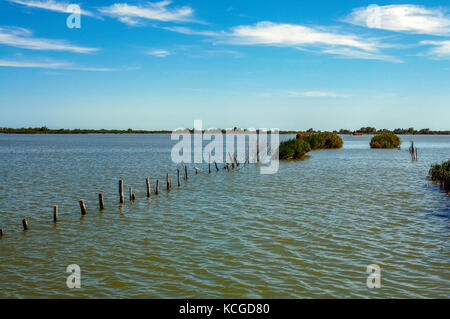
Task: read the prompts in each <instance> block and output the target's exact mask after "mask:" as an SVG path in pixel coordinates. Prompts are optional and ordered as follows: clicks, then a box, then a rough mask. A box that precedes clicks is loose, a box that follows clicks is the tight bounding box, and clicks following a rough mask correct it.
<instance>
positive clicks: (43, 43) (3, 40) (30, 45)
mask: <svg viewBox="0 0 450 319" xmlns="http://www.w3.org/2000/svg"><path fill="white" fill-rule="evenodd" d="M0 44H4V45H9V46H13V47H17V48H23V49H30V50H52V51H70V52H76V53H93V52H96V51H99V49H97V48H87V47H81V46H76V45H73V44H71V43H69V42H67V41H64V40H53V39H44V38H33V37H32V32H31V31H30V30H28V29H24V28H18V27H9V28H2V27H0Z"/></svg>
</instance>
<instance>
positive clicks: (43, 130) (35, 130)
mask: <svg viewBox="0 0 450 319" xmlns="http://www.w3.org/2000/svg"><path fill="white" fill-rule="evenodd" d="M188 131H189V132H190V133H194V129H188ZM231 131H233V132H235V133H246V131H245V130H243V129H241V128H237V127H235V128H233V129H232V130H231ZM203 132H204V133H205V132H206V133H208V132H210V133H213V132H221V133H224V134H225V133H226V132H227V130H225V129H215V130H203ZM256 132H257V133H259V132H260V131H259V130H256ZM299 132H301V131H292V130H290V131H280V132H279V133H280V134H297V133H299ZM305 132H306V133H321V131H320V130H318V131H316V130H314V129H312V128H310V129H309V130H307V131H305ZM385 132H392V133H395V134H410V135H450V130H449V131H432V130H430V129H428V128H425V129H421V130H415V129H414V128H413V127H410V128H408V129H403V128H397V129H395V130H392V131H391V130H388V129H381V130H377V129H376V128H375V127H361V128H360V129H359V130H355V131H352V130H347V129H340V130H339V131H336V130H335V131H333V132H332V133H338V134H355V133H357V134H381V133H385ZM1 133H4V134H170V133H172V130H159V131H157V130H133V129H131V128H129V129H127V130H107V129H77V128H76V129H63V128H61V129H49V128H48V127H46V126H42V127H28V128H25V127H22V128H9V127H0V134H1ZM267 133H268V134H270V133H271V131H270V130H269V131H268V132H267Z"/></svg>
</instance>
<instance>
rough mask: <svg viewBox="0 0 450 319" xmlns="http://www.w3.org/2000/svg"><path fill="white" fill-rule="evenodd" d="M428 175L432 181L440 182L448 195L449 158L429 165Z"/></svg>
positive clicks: (449, 188) (449, 181)
mask: <svg viewBox="0 0 450 319" xmlns="http://www.w3.org/2000/svg"><path fill="white" fill-rule="evenodd" d="M429 176H430V179H431V180H432V181H435V182H438V183H440V184H441V185H442V187H443V188H444V189H445V191H446V192H447V193H448V194H449V195H450V160H448V161H446V162H442V163H441V164H433V165H431V169H430V172H429Z"/></svg>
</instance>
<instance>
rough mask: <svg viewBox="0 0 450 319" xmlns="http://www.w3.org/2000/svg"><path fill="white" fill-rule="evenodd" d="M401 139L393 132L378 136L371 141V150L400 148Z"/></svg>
mask: <svg viewBox="0 0 450 319" xmlns="http://www.w3.org/2000/svg"><path fill="white" fill-rule="evenodd" d="M400 144H401V141H400V138H399V137H398V136H397V135H395V134H394V133H392V132H384V133H381V134H377V135H375V136H374V137H372V139H371V140H370V148H399V147H400Z"/></svg>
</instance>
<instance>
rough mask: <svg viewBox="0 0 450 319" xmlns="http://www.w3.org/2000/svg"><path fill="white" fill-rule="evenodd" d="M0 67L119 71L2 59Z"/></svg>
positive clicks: (57, 63)
mask: <svg viewBox="0 0 450 319" xmlns="http://www.w3.org/2000/svg"><path fill="white" fill-rule="evenodd" d="M0 67H12V68H36V69H52V70H73V71H90V72H111V71H118V69H111V68H99V67H83V66H76V65H73V64H72V63H69V62H64V61H46V62H35V61H17V60H8V59H0Z"/></svg>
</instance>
